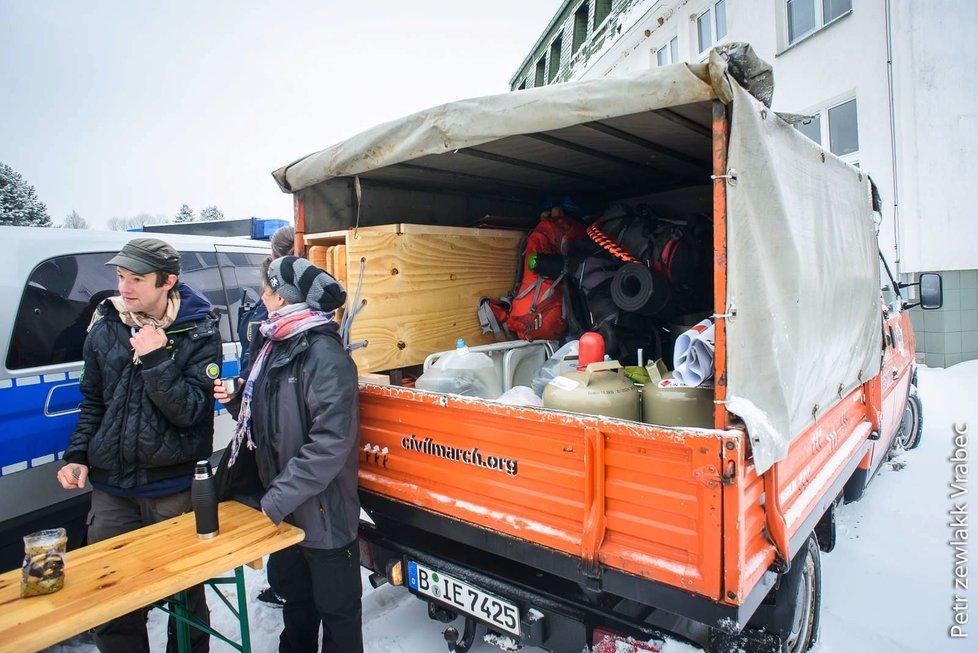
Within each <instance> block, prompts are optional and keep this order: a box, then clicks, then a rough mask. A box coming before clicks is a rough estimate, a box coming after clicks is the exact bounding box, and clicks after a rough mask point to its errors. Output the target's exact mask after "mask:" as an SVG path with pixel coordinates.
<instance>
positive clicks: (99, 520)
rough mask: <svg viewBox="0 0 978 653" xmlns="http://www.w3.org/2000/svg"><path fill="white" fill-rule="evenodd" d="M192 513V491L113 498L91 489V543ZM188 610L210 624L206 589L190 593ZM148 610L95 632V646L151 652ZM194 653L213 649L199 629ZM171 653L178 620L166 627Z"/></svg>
mask: <svg viewBox="0 0 978 653" xmlns="http://www.w3.org/2000/svg"><path fill="white" fill-rule="evenodd" d="M189 511H190V490H187V491H186V492H179V493H177V494H169V495H166V496H162V497H114V496H112V495H111V494H106V493H105V492H102V491H100V490H96V489H92V510H91V512H89V513H88V541H89V542H99V541H101V540H107V539H109V538H110V537H115V536H116V535H122V534H123V533H128V532H129V531H134V530H136V529H137V528H142V527H143V526H149V525H150V524H155V523H156V522H160V521H163V520H165V519H170V518H171V517H176V516H178V515H182V514H183V513H185V512H189ZM187 607H188V608H189V609H190V612H191V613H192V614H193V615H194V616H195V617H196V618H197V619H198V620H200V621H202V622H204V623H205V624H208V625H209V624H210V612H209V611H208V610H207V601H206V600H205V599H204V586H203V585H197V586H196V587H191V588H190V589H188V590H187ZM148 612H149V608H140V609H139V610H134V611H132V612H130V613H129V614H125V615H123V616H121V617H119V618H117V619H113V620H112V621H109V622H108V623H104V624H102V625H101V626H99V627H98V628H96V629H95V645H96V646H98V650H99V651H101V652H102V653H149V636H148V635H147V633H146V615H147V614H148ZM190 644H191V651H193V653H207V651H208V650H210V635H208V634H207V633H205V632H202V631H200V630H197V629H196V628H192V629H191V630H190ZM166 650H167V651H168V653H175V651H176V650H177V633H176V620H175V619H174V618H173V617H170V620H169V623H168V624H167V643H166Z"/></svg>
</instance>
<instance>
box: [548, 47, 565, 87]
mask: <svg viewBox="0 0 978 653" xmlns="http://www.w3.org/2000/svg"><path fill="white" fill-rule="evenodd" d="M562 42H563V39H561V38H560V37H559V36H558V37H557V38H555V39H554V42H553V43H551V44H550V81H551V82H554V81H556V79H557V74H558V73H559V72H560V50H561V48H562Z"/></svg>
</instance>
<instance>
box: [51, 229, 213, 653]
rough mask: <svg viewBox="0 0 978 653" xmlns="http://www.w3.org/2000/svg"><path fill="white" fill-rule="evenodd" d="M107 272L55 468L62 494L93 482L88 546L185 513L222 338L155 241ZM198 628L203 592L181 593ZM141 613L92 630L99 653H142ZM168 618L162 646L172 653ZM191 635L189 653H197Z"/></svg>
mask: <svg viewBox="0 0 978 653" xmlns="http://www.w3.org/2000/svg"><path fill="white" fill-rule="evenodd" d="M106 265H114V266H116V269H117V277H118V281H119V296H117V297H110V298H108V299H106V300H105V301H103V302H102V303H101V304H99V306H98V307H97V309H96V312H95V315H94V316H93V319H92V323H91V324H90V325H89V329H88V336H87V337H86V338H85V345H84V348H83V353H82V358H83V362H84V368H83V372H82V376H81V380H80V389H81V393H82V396H83V400H82V403H81V407H80V414H79V416H78V424H77V425H76V426H75V431H74V433H73V434H72V436H71V438H70V440H69V442H68V448H67V449H66V450H65V453H64V460H65V462H66V463H67V464H66V465H65V466H64V467H62V468H61V469H60V470H59V471H58V481H59V482H60V483H61V485H62V487H64V488H65V489H81V488H83V487H85V482H86V481H87V480H91V482H92V508H91V512H90V513H89V516H88V540H89V542H99V541H101V540H105V539H108V538H110V537H114V536H116V535H120V534H122V533H127V532H129V531H132V530H135V529H137V528H140V527H142V526H147V525H149V524H154V523H156V522H159V521H163V520H165V519H169V518H171V517H175V516H177V515H180V514H183V513H185V512H188V511H189V510H190V484H191V479H192V475H193V469H194V463H195V462H196V461H198V460H200V459H203V458H206V457H207V456H209V455H210V454H211V451H212V450H213V435H214V405H213V401H212V400H211V393H210V389H211V384H212V382H213V381H212V380H213V379H215V378H217V377H218V376H219V373H220V369H221V368H220V365H221V360H222V356H221V336H220V333H219V332H218V328H217V318H216V317H215V316H214V314H213V313H212V312H211V306H210V303H208V301H207V300H206V299H204V297H203V296H201V295H199V294H198V293H197V292H196V291H194V290H192V289H191V288H189V287H188V286H187V285H186V284H183V283H181V282H180V279H179V275H180V255H179V254H178V253H177V251H176V250H175V249H173V247H171V246H170V245H169V244H167V243H165V242H163V241H162V240H157V239H155V238H137V239H135V240H132V241H130V242H129V243H127V244H126V245H125V246H124V247H123V248H122V250H121V251H120V252H119V253H118V254H117V255H116V256H115V257H114V258H112V259H111V260H110V261H108V262H107V263H106ZM187 603H188V607H189V608H190V610H191V612H193V613H194V616H195V617H196V618H197V619H198V620H200V621H201V622H203V623H204V624H208V623H209V622H210V615H209V613H208V610H207V603H206V602H205V600H204V588H203V586H197V587H194V588H191V589H190V590H188V591H187ZM146 612H147V609H146V608H143V609H140V610H136V611H134V612H131V613H129V614H127V615H125V616H123V617H119V618H118V619H114V620H112V621H110V622H108V623H106V624H103V625H102V626H99V627H98V628H96V629H95V643H96V645H97V646H98V648H99V650H100V651H103V652H106V651H113V652H114V651H118V652H119V653H132V652H145V653H149V650H150V647H149V638H148V636H147V633H146ZM176 643H177V642H176V628H175V621H174V619H173V618H172V617H171V618H170V623H169V646H168V650H176ZM208 648H209V636H208V635H207V633H205V632H203V631H199V630H196V629H194V630H193V631H192V633H191V650H192V651H194V653H201V652H204V651H207V650H208Z"/></svg>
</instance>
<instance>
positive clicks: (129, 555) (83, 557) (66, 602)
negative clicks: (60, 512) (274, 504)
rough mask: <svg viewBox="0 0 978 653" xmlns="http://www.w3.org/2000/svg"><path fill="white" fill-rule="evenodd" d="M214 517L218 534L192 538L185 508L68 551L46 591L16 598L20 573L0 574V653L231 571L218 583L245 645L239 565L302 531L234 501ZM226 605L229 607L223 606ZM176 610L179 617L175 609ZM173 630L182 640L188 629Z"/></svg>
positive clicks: (41, 643)
mask: <svg viewBox="0 0 978 653" xmlns="http://www.w3.org/2000/svg"><path fill="white" fill-rule="evenodd" d="M219 516H220V532H219V533H218V534H217V536H215V537H214V538H213V539H210V540H202V539H199V538H198V537H197V532H196V530H195V527H194V516H193V513H187V514H185V515H181V516H179V517H176V518H174V519H169V520H167V521H163V522H160V523H158V524H153V525H152V526H147V527H145V528H140V529H139V530H135V531H132V532H130V533H125V534H123V535H119V536H118V537H113V538H111V539H108V540H104V541H102V542H97V543H95V544H90V545H89V546H85V547H82V548H80V549H76V550H74V551H69V552H68V555H67V559H66V562H65V586H64V589H62V590H61V591H59V592H55V593H54V594H45V595H42V596H33V597H29V598H21V597H20V577H21V570H20V569H15V570H13V571H9V572H7V573H5V574H2V575H0V652H2V653H6V652H8V651H9V652H10V653H23V652H24V651H36V650H40V649H42V648H45V647H47V646H51V645H53V644H57V643H58V642H61V641H63V640H65V639H68V638H69V637H72V636H73V635H77V634H78V633H80V632H83V631H85V630H88V629H89V628H93V627H95V626H98V625H99V624H102V623H105V622H106V621H108V620H110V619H113V618H115V617H119V616H121V615H124V614H126V613H128V612H131V611H132V610H134V609H136V608H138V607H141V606H148V605H151V604H153V603H154V602H157V601H160V600H162V599H165V598H167V597H169V596H171V595H174V594H178V593H180V592H182V591H183V590H186V589H188V588H190V587H193V586H194V585H198V584H200V583H203V582H205V581H208V580H210V579H214V578H215V577H217V576H220V575H221V574H224V573H226V572H228V571H230V570H232V569H234V570H235V580H231V579H218V580H219V581H220V580H223V581H224V582H234V583H236V584H237V585H238V617H239V621H240V623H241V636H242V644H243V645H245V648H247V647H248V646H250V645H249V633H248V612H247V597H246V596H245V595H244V576H243V574H242V569H241V567H242V566H243V565H246V564H249V563H254V562H256V561H257V562H260V561H261V558H262V557H263V556H265V555H267V554H269V553H272V552H275V551H279V550H281V549H284V548H286V547H288V546H291V545H292V544H296V543H298V542H301V541H302V539H303V537H304V533H303V532H302V529H299V528H296V527H295V526H290V525H289V524H285V523H283V524H280V525H279V526H275V525H274V524H272V522H271V521H269V520H268V518H267V517H266V516H265V515H263V514H262V513H261V512H258V511H256V510H253V509H251V508H249V507H247V506H245V505H242V504H240V503H237V502H235V501H227V502H224V503H221V504H220V506H219ZM222 597H223V595H222ZM224 602H225V603H228V601H227V600H226V599H225V601H224ZM228 607H231V608H232V611H233V610H234V609H233V607H232V606H231V605H230V604H229V603H228ZM176 611H177V612H178V613H180V615H179V616H182V611H181V610H180V609H179V608H177V609H176ZM179 616H178V619H179ZM178 623H180V622H178ZM181 630H183V631H184V632H183V633H182V634H181V635H182V636H181V639H184V638H185V637H186V635H187V632H188V631H187V629H186V628H182V629H181ZM218 636H220V635H218ZM221 638H222V639H225V638H224V637H223V636H221Z"/></svg>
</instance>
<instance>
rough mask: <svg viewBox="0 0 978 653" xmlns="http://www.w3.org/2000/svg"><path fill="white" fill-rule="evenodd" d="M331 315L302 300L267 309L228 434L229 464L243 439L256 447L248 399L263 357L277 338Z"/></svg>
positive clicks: (325, 321)
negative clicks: (235, 421) (231, 433)
mask: <svg viewBox="0 0 978 653" xmlns="http://www.w3.org/2000/svg"><path fill="white" fill-rule="evenodd" d="M332 319H333V311H330V312H328V313H324V312H323V311H316V310H313V309H311V308H309V306H308V305H307V304H306V303H305V302H302V303H298V304H289V305H287V306H284V307H283V308H281V309H280V310H277V311H274V312H272V313H269V315H268V319H267V320H266V321H264V322H262V323H261V326H259V327H258V330H259V331H261V334H262V335H263V336H265V342H264V343H263V344H262V346H261V350H259V352H258V356H256V357H255V360H254V362H253V363H252V366H251V374H249V375H248V380H247V382H245V388H244V394H243V395H242V399H241V411H240V412H239V414H238V425H237V427H236V428H235V429H234V437H233V438H231V456H230V457H229V458H228V467H230V466H231V465H233V464H234V461H236V460H237V459H238V452H239V451H240V450H241V443H242V442H244V443H246V445H247V447H248V448H249V449H254V448H255V441H254V438H252V435H251V401H252V398H253V397H254V391H255V381H256V380H257V379H258V377H259V376H260V375H261V372H262V368H263V367H264V366H265V360H266V359H267V358H268V354H269V352H270V351H271V350H272V345H273V344H274V343H276V342H279V341H282V340H287V339H289V338H291V337H293V336H296V335H298V334H300V333H303V332H305V331H309V330H310V329H315V328H316V327H318V326H322V325H324V324H328V323H329V322H330V321H332Z"/></svg>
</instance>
